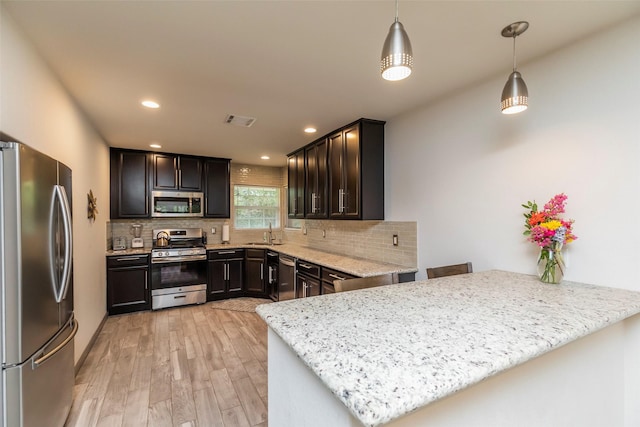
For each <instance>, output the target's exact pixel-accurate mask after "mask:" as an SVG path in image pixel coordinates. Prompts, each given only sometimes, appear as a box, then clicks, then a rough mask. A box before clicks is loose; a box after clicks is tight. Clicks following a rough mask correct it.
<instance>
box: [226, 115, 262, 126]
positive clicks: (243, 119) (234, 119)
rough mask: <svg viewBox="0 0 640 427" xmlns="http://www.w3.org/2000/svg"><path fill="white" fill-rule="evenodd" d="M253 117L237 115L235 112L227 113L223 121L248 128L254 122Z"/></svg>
mask: <svg viewBox="0 0 640 427" xmlns="http://www.w3.org/2000/svg"><path fill="white" fill-rule="evenodd" d="M256 120H257V119H256V118H255V117H247V116H238V115H237V114H229V115H228V116H227V118H226V119H225V120H224V122H225V123H226V124H228V125H234V126H240V127H243V128H250V127H251V125H252V124H254V123H255V122H256Z"/></svg>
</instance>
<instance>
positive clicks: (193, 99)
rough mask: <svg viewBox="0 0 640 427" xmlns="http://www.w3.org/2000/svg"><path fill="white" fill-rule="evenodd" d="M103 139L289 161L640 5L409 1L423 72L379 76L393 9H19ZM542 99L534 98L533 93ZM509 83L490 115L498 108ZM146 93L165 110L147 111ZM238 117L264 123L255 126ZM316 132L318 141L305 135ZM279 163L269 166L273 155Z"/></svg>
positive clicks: (273, 4)
mask: <svg viewBox="0 0 640 427" xmlns="http://www.w3.org/2000/svg"><path fill="white" fill-rule="evenodd" d="M2 5H3V8H4V11H5V12H6V11H8V12H9V15H10V16H11V17H12V18H13V19H14V21H16V23H17V24H18V26H19V27H20V28H22V30H23V31H24V33H25V34H26V35H27V37H28V38H30V39H31V41H32V42H33V43H34V45H35V46H36V48H37V49H38V50H39V51H40V52H41V54H42V55H43V57H44V58H45V60H46V61H47V62H48V63H49V65H50V66H51V68H52V69H53V70H54V72H55V73H56V74H57V75H58V76H59V77H60V79H61V81H62V82H63V84H64V85H65V86H66V87H67V89H68V90H69V92H70V93H71V94H72V96H73V97H74V98H75V99H76V101H77V103H78V104H79V105H80V107H81V108H82V109H83V110H84V111H85V112H86V114H87V116H88V117H89V118H90V120H91V121H92V122H93V123H94V124H95V126H96V127H97V129H98V130H99V132H100V133H101V134H102V135H103V136H104V138H105V139H106V140H107V141H108V142H109V144H110V145H112V146H116V147H127V148H139V149H149V147H148V146H149V144H150V143H152V142H157V143H159V144H161V145H162V151H169V152H175V153H186V154H197V155H205V156H215V157H228V158H231V159H233V161H234V162H241V163H248V164H266V165H271V166H274V165H284V164H285V155H286V154H287V153H289V152H291V151H293V150H295V149H296V148H298V147H301V146H303V145H305V144H306V143H308V142H311V141H312V140H314V139H316V138H318V137H320V136H322V135H324V134H326V133H328V132H330V131H332V130H333V129H336V128H338V127H340V126H342V125H345V124H347V123H349V122H351V121H353V120H356V119H358V118H360V117H367V118H372V119H379V120H389V119H391V118H393V117H394V116H396V115H398V114H401V113H403V112H406V111H408V110H412V109H415V108H418V107H421V106H423V105H426V104H428V103H430V102H433V101H435V100H437V99H438V98H441V97H443V96H445V95H446V94H447V93H451V92H453V91H458V90H461V89H463V88H464V87H467V86H469V85H473V84H476V83H478V82H480V81H483V80H486V79H489V78H494V77H496V76H499V75H504V80H505V81H506V78H507V76H508V74H509V73H510V71H511V64H512V59H511V54H512V41H511V40H510V39H505V38H503V37H502V36H501V35H500V31H501V30H502V28H503V27H504V26H506V25H508V24H510V23H511V22H514V21H518V20H527V21H529V22H530V27H529V30H528V31H527V32H526V33H525V34H524V35H522V36H521V37H519V38H518V40H517V53H518V69H519V70H520V71H521V72H522V74H523V76H524V78H525V80H526V64H527V62H528V61H531V60H532V59H534V58H536V57H539V56H542V55H545V54H548V53H550V52H552V51H555V50H557V49H559V48H561V47H563V46H566V45H568V44H571V43H573V42H575V41H576V40H578V39H580V38H583V37H585V36H587V35H588V34H591V33H594V32H597V31H600V30H602V29H604V28H607V27H610V26H612V25H615V23H617V22H620V21H623V20H626V19H629V18H631V17H632V16H634V15H638V14H640V1H540V0H538V1H516V0H510V1H404V0H403V1H401V2H400V5H399V15H400V22H402V23H403V24H404V26H405V29H406V30H407V33H408V35H409V38H410V39H411V43H412V45H413V52H414V63H415V65H414V73H413V75H411V76H410V77H409V78H408V79H406V80H404V81H400V82H387V81H384V80H383V79H382V78H381V77H380V74H379V59H380V51H381V48H382V44H383V41H384V39H385V37H386V34H387V31H388V28H389V26H390V25H391V23H392V22H393V18H394V13H395V3H394V1H393V0H386V1H238V0H236V1H114V0H104V1H56V0H49V1H27V0H23V1H6V0H2ZM529 89H530V92H531V94H530V95H531V96H532V97H535V92H534V91H533V90H532V88H531V87H530V88H529ZM501 90H502V88H501V87H496V94H495V95H496V96H495V99H487V108H495V109H496V110H497V109H498V105H499V97H500V92H501ZM143 98H153V99H155V100H157V101H158V102H160V103H161V104H162V107H161V108H160V109H159V110H155V111H153V110H147V109H144V108H142V107H140V105H139V102H140V101H141V100H142V99H143ZM227 114H238V115H246V116H252V117H256V118H257V121H256V123H255V124H254V125H253V126H252V127H251V128H240V127H233V126H230V125H226V124H224V119H225V118H226V116H227ZM309 125H312V126H314V127H316V128H317V129H318V133H317V134H316V135H315V136H309V135H306V134H304V133H303V128H304V127H306V126H309ZM263 154H266V155H270V156H271V160H269V161H264V162H263V161H261V160H260V158H259V157H260V156H261V155H263Z"/></svg>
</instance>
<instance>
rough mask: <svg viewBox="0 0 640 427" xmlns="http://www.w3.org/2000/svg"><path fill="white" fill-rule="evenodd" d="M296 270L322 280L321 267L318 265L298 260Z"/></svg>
mask: <svg viewBox="0 0 640 427" xmlns="http://www.w3.org/2000/svg"><path fill="white" fill-rule="evenodd" d="M296 268H297V270H298V273H300V274H305V275H307V276H311V277H316V278H318V279H319V278H320V266H319V265H316V264H312V263H310V262H306V261H304V260H298V262H297V263H296Z"/></svg>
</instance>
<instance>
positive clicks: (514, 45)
mask: <svg viewBox="0 0 640 427" xmlns="http://www.w3.org/2000/svg"><path fill="white" fill-rule="evenodd" d="M516 37H517V36H516V35H515V34H514V35H513V71H514V72H515V71H516Z"/></svg>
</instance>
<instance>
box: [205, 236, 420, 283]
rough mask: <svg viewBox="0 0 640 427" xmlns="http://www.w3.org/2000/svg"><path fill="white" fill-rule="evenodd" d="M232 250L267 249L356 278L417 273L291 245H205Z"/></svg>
mask: <svg viewBox="0 0 640 427" xmlns="http://www.w3.org/2000/svg"><path fill="white" fill-rule="evenodd" d="M232 248H257V249H269V250H272V251H274V252H278V253H281V254H284V255H289V256H292V257H294V258H300V259H304V260H305V261H308V262H312V263H314V264H318V265H321V266H323V267H328V268H333V269H336V270H340V271H342V272H344V273H348V274H352V275H354V276H358V277H369V276H377V275H379V274H389V273H415V272H417V271H418V269H417V268H415V267H404V266H402V265H396V264H389V263H384V262H378V261H371V260H368V259H363V258H356V257H350V256H347V255H339V254H334V253H330V252H324V251H320V250H317V249H311V248H308V247H306V246H300V245H295V244H291V243H284V244H277V245H266V244H265V245H243V244H242V243H240V244H238V245H234V244H231V245H222V244H216V245H207V249H232Z"/></svg>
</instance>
